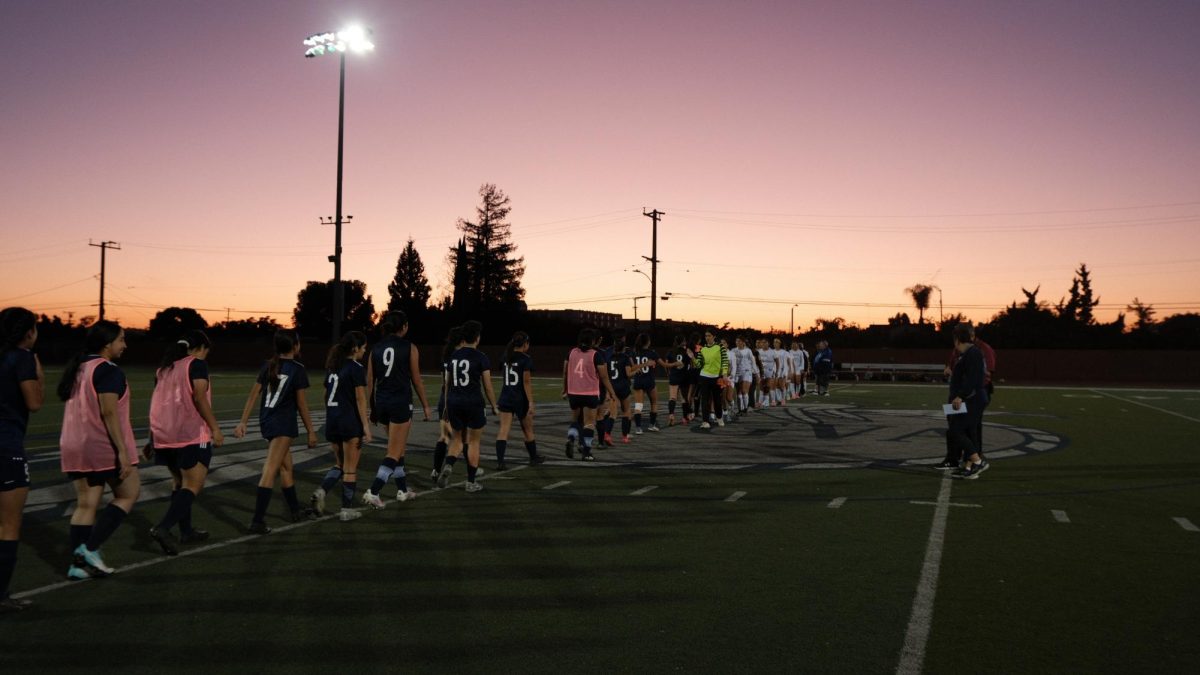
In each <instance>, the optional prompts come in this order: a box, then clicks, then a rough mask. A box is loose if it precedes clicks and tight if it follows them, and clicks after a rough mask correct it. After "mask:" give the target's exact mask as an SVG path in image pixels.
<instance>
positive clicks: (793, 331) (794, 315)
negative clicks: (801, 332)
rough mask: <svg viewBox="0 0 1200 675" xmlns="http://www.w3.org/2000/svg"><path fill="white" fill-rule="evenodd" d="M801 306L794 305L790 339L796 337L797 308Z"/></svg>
mask: <svg viewBox="0 0 1200 675" xmlns="http://www.w3.org/2000/svg"><path fill="white" fill-rule="evenodd" d="M799 306H800V305H799V304H796V305H792V321H791V323H790V324H789V325H790V326H791V330H790V333H789V335H790V337H796V308H797V307H799Z"/></svg>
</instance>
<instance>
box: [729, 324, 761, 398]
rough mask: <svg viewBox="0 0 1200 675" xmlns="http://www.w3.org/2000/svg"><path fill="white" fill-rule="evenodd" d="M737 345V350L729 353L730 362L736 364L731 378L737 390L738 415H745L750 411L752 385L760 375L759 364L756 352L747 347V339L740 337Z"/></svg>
mask: <svg viewBox="0 0 1200 675" xmlns="http://www.w3.org/2000/svg"><path fill="white" fill-rule="evenodd" d="M735 344H736V345H737V348H736V349H733V350H731V351H730V352H729V360H730V362H731V363H734V364H736V367H735V368H734V369H733V370H732V371H731V372H732V375H731V378H732V380H733V384H734V386H733V388H734V389H737V394H736V395H737V404H738V406H737V410H738V414H745V413H747V412H749V410H750V384H751V383H752V382H754V377H755V376H756V375H758V362H757V361H756V360H755V358H754V352H752V351H750V348H749V347H747V346H746V338H743V337H739V338H738V339H737V341H736V343H735Z"/></svg>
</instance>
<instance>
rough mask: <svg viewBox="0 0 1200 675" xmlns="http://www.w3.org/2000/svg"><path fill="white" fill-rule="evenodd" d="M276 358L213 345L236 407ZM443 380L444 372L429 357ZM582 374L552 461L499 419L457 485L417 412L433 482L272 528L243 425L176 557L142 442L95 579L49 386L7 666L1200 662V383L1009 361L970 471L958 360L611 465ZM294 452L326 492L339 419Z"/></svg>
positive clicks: (1102, 667)
mask: <svg viewBox="0 0 1200 675" xmlns="http://www.w3.org/2000/svg"><path fill="white" fill-rule="evenodd" d="M147 378H148V374H147V373H139V372H137V371H134V372H133V373H131V382H132V386H133V388H134V389H133V391H134V396H135V398H136V401H137V402H135V405H134V411H135V413H134V414H135V425H139V424H140V425H143V426H144V424H145V412H146V408H147V401H148V398H149V386H148V384H149V383H148V382H147V381H146V380H147ZM48 379H49V380H53V379H54V378H53V377H52V376H51V377H49V378H48ZM251 379H252V375H251V374H248V373H229V374H221V373H215V374H214V380H213V381H214V389H215V391H216V394H217V396H216V398H215V399H214V407H215V408H216V410H217V411H218V416H219V417H220V418H221V419H222V420H228V423H227V424H223V426H224V427H225V428H226V429H227V430H228V429H231V428H232V426H233V424H234V423H235V422H236V417H237V415H238V414H240V410H241V405H242V403H243V402H244V397H245V394H246V391H247V389H248V388H249V384H250V382H251ZM427 389H428V391H429V392H430V393H431V394H432V395H433V396H434V397H435V398H436V388H435V387H434V385H433V383H432V382H427ZM664 389H665V387H664ZM557 390H558V387H557V385H556V384H555V383H554V381H553V380H539V386H538V389H537V391H538V399H539V404H538V409H537V414H536V418H537V430H538V437H539V448H540V450H541V452H542V453H543V454H545V455H547V456H548V457H550V458H551V461H550V462H548V463H547V464H545V465H541V466H537V467H528V466H525V464H524V456H525V453H524V449H523V447H522V443H521V441H520V434H519V432H515V433H513V434H511V435H510V438H509V466H510V470H509V471H507V472H503V473H500V472H496V471H493V468H494V466H495V462H494V459H493V457H492V450H491V448H492V441H493V440H494V437H495V426H494V425H489V427H488V429H487V430H486V431H485V440H484V446H483V447H484V459H483V466H484V467H485V468H486V469H487V473H486V474H485V476H484V477H483V478H482V479H481V481H482V482H483V484H484V485H485V488H486V489H485V490H484V491H483V492H480V493H477V494H467V493H465V492H463V490H462V489H461V484H458V485H457V486H451V487H450V488H447V489H445V490H437V489H436V488H435V487H433V486H432V485H431V482H430V480H429V471H430V464H431V456H432V447H433V443H434V441H435V440H436V433H437V432H436V425H435V424H433V423H422V422H417V423H415V424H414V430H413V436H412V440H411V443H410V448H409V454H408V462H407V464H408V467H409V475H410V477H411V478H410V483H412V484H414V488H415V489H416V490H417V491H418V492H420V493H422V494H421V495H420V497H419V498H418V499H417V500H415V501H412V502H407V503H396V502H394V501H392V499H391V498H392V497H393V496H394V491H395V488H394V486H392V487H388V488H385V492H384V495H383V496H384V498H385V499H386V500H387V501H388V502H389V503H388V505H387V508H385V509H384V510H382V511H378V512H375V511H371V512H368V513H366V514H365V517H363V518H361V519H359V520H357V521H353V522H349V523H342V522H338V521H337V520H336V519H331V518H328V517H327V518H325V519H322V520H318V521H309V522H303V523H298V524H294V525H293V524H288V523H287V521H285V520H284V519H283V517H282V516H283V514H284V513H285V512H286V508H285V506H284V503H283V500H282V498H281V497H280V496H278V490H277V491H276V497H275V501H274V503H273V504H272V508H271V512H270V514H269V516H268V524H269V525H271V526H272V527H275V528H276V529H275V531H274V532H272V533H271V534H269V535H266V536H248V535H246V534H245V529H244V528H245V525H246V523H247V522H248V521H249V518H250V514H251V512H252V510H253V503H254V485H255V483H256V481H257V477H258V473H259V471H260V468H261V460H262V457H263V455H264V453H265V443H264V442H263V441H261V440H259V439H257V435H256V434H254V433H252V434H250V436H248V439H247V441H244V442H240V443H228V444H227V445H226V446H225V447H224V448H221V449H219V450H218V452H217V457H216V458H215V460H214V471H213V473H212V475H211V476H210V479H209V487H207V488H206V489H205V491H204V492H203V493H202V494H201V495H200V496H199V498H198V499H197V501H196V505H195V515H194V520H195V522H196V524H197V526H199V527H204V528H205V529H208V530H209V531H210V532H211V533H212V539H211V540H210V541H209V542H208V544H207V545H204V546H202V547H193V548H190V549H189V548H188V547H186V546H185V547H183V554H182V555H180V556H178V557H175V558H167V557H164V556H162V555H161V553H160V551H159V549H158V547H157V545H155V544H154V542H153V541H152V540H151V539H150V538H149V535H148V534H147V530H148V529H149V527H150V526H151V525H152V524H154V523H155V522H156V521H157V520H158V518H159V517H161V515H162V514H163V512H164V510H165V508H166V500H165V497H166V496H167V494H169V491H170V487H169V480H168V479H167V478H166V476H167V474H166V472H165V470H164V469H161V468H158V467H143V469H144V470H143V471H142V478H143V483H144V486H143V500H142V501H141V502H140V503H139V504H138V507H137V508H136V509H135V510H134V512H133V513H132V514H131V515H130V517H129V518H128V519H127V520H126V521H125V524H124V525H123V526H122V528H121V529H120V530H118V531H117V533H116V534H115V535H114V536H113V538H112V539H111V540H110V541H109V542H108V544H107V545H106V546H105V548H104V555H105V560H106V561H107V562H108V563H109V564H110V565H113V566H114V567H117V568H118V572H117V574H115V575H114V576H113V577H111V578H108V579H104V580H96V581H87V582H66V581H64V577H63V573H64V572H65V570H66V567H67V565H68V564H69V562H70V556H69V554H68V552H67V518H66V514H67V513H69V509H70V508H71V505H72V503H73V494H72V492H71V490H70V487H69V485H67V484H66V483H64V481H63V478H62V476H61V474H59V472H58V464H57V455H56V453H55V448H54V446H55V445H56V441H57V426H58V422H59V417H60V416H61V408H60V407H59V408H56V409H51V408H52V406H48V409H47V410H45V411H42V412H40V413H38V414H36V415H35V417H34V418H33V424H32V425H31V430H30V434H31V438H30V440H29V441H28V443H27V445H28V446H29V447H30V451H29V454H30V457H31V460H32V468H33V479H34V489H33V490H32V491H31V493H30V500H29V504H28V507H27V510H26V520H25V527H24V536H23V544H22V548H21V558H20V560H19V563H18V567H17V573H16V576H15V578H14V582H13V587H14V591H16V592H17V594H18V595H20V596H24V597H30V598H31V599H32V600H34V601H35V602H36V603H37V604H36V606H35V607H34V608H32V609H30V610H28V611H25V612H21V613H19V614H15V615H6V616H4V617H2V618H0V644H2V646H3V649H2V650H0V664H2V665H3V666H4V668H5V671H6V672H7V671H8V670H9V669H10V668H13V669H14V672H15V668H17V667H22V668H25V669H31V670H35V671H37V672H55V671H67V670H80V671H82V670H85V669H86V670H88V671H92V672H94V671H96V670H105V669H110V670H120V671H122V672H164V671H168V672H176V671H202V670H203V671H227V670H234V669H237V670H240V671H245V672H289V673H297V672H319V671H320V672H329V671H330V670H336V669H342V670H346V669H349V670H353V671H359V672H400V671H416V672H481V671H488V672H520V673H525V672H557V673H563V672H570V673H575V672H675V671H679V672H688V671H692V672H718V673H726V672H791V673H797V672H845V673H867V672H870V673H877V672H918V671H923V672H929V673H964V672H969V673H981V672H994V673H1043V672H1114V673H1118V672H1119V673H1131V672H1155V673H1163V672H1193V671H1196V670H1197V669H1200V646H1198V644H1197V640H1196V638H1195V636H1196V635H1197V634H1200V615H1198V608H1200V590H1197V584H1196V568H1197V564H1196V561H1197V560H1200V531H1198V528H1197V525H1198V524H1200V489H1198V486H1200V459H1197V456H1196V454H1195V438H1196V436H1197V432H1198V431H1200V392H1198V391H1195V390H1189V391H1181V390H1173V391H1166V390H1161V391H1160V390H1131V389H1125V390H1118V389H1086V388H1075V389H1066V388H1036V387H1027V388H1022V387H1010V388H1001V389H1000V390H998V391H997V397H996V400H995V402H994V404H993V405H992V407H991V408H990V409H989V411H988V413H989V414H988V416H987V418H986V421H985V423H986V426H985V432H984V439H985V446H986V448H987V449H988V451H989V453H990V456H991V458H992V460H993V465H992V468H991V470H990V471H988V472H987V473H985V474H983V475H982V476H981V477H980V478H979V479H978V480H975V481H957V480H951V479H949V478H948V477H946V476H945V475H944V474H942V473H940V472H937V471H934V470H933V469H931V468H929V465H931V464H933V463H934V462H936V461H938V460H940V459H941V456H942V454H943V452H944V438H943V437H942V436H941V431H942V430H943V429H944V428H945V421H944V418H943V417H942V416H941V415H940V405H941V403H942V401H943V398H944V389H943V388H942V387H940V386H931V385H888V384H853V385H841V386H836V387H835V389H834V391H833V396H831V397H828V398H821V399H809V398H806V399H804V400H803V401H799V402H795V401H794V402H791V404H790V405H788V406H787V407H785V408H774V409H771V410H768V411H759V412H754V413H751V414H750V415H748V416H747V417H745V418H743V419H741V420H739V421H737V422H735V423H733V424H730V425H728V426H726V427H725V428H720V429H714V430H712V431H711V432H705V431H701V430H699V429H698V428H696V427H695V426H693V427H691V428H682V427H674V428H666V426H665V414H664V415H662V419H660V426H663V431H662V432H661V433H657V434H652V433H647V434H644V435H640V436H635V437H634V440H633V442H632V443H631V444H629V445H628V446H625V445H622V444H620V443H619V442H618V445H617V447H616V448H613V449H611V450H610V449H603V450H597V451H596V456H597V459H598V460H599V461H598V462H596V463H595V464H584V463H582V462H579V461H569V460H567V459H566V458H565V457H564V456H563V453H562V443H561V439H562V437H563V432H564V430H565V424H566V414H567V412H566V408H565V405H564V404H562V403H561V402H560V401H558V400H557ZM312 393H313V396H311V397H310V404H312V405H313V409H314V411H316V412H320V411H321V408H320V406H319V398H318V396H317V394H316V392H315V390H314V391H313V392H312ZM663 393H665V392H663ZM660 408H661V409H665V396H661V397H660ZM139 414H140V415H141V418H140V419H137V415H139ZM251 419H252V420H253V419H254V416H252V418H251ZM293 452H294V453H295V456H296V461H297V468H298V475H299V482H298V488H299V491H300V495H301V497H302V499H307V496H308V494H309V493H310V492H311V490H312V488H313V487H315V485H316V483H317V481H318V480H319V479H320V477H321V475H323V473H324V471H325V469H326V468H327V466H328V461H329V458H328V446H327V445H322V446H321V447H319V448H317V449H316V450H309V449H307V448H305V447H304V446H302V445H297V446H295V447H294V448H293ZM382 454H383V450H382V442H381V440H380V439H378V438H377V439H376V442H375V443H374V444H373V445H372V446H371V447H369V448H368V449H367V450H366V452H364V459H363V462H362V464H361V465H360V476H362V477H361V478H360V480H359V485H360V493H361V488H362V487H363V486H365V484H366V481H365V480H364V479H365V478H366V477H368V476H370V475H372V474H373V473H374V469H375V467H376V466H377V465H378V462H379V460H380V458H381V457H382ZM462 473H463V472H462V471H461V468H460V470H459V471H458V472H457V473H456V479H458V480H461V479H462ZM456 487H457V489H455V488H456ZM329 505H330V506H331V507H332V506H333V505H334V499H333V497H332V496H331V497H330V498H329ZM971 635H974V636H978V637H977V638H975V639H967V636H971ZM89 656H90V657H91V658H89ZM96 658H99V659H100V662H99V664H97V662H96V660H95V659H96Z"/></svg>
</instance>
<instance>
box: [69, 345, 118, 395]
mask: <svg viewBox="0 0 1200 675" xmlns="http://www.w3.org/2000/svg"><path fill="white" fill-rule="evenodd" d="M98 358H100V356H99V355H97V354H91V355H89V356H85V357H83V360H82V361H80V363H81V364H82V363H87V362H88V361H91V360H92V359H98ZM92 386H93V387H95V388H96V393H97V394H116V395H117V398H121V397H122V396H124V395H125V388H126V387H127V386H128V384H127V383H126V381H125V373H124V372H123V371H122V370H121V369H120V368H118V367H117V365H116V364H115V363H111V362H108V363H101V364H100V365H98V366H96V369H95V370H93V371H92Z"/></svg>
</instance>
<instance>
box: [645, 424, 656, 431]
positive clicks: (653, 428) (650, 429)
mask: <svg viewBox="0 0 1200 675" xmlns="http://www.w3.org/2000/svg"><path fill="white" fill-rule="evenodd" d="M646 431H658V427H656V426H654V425H653V424H651V425H650V427H649V428H648V429H646Z"/></svg>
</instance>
